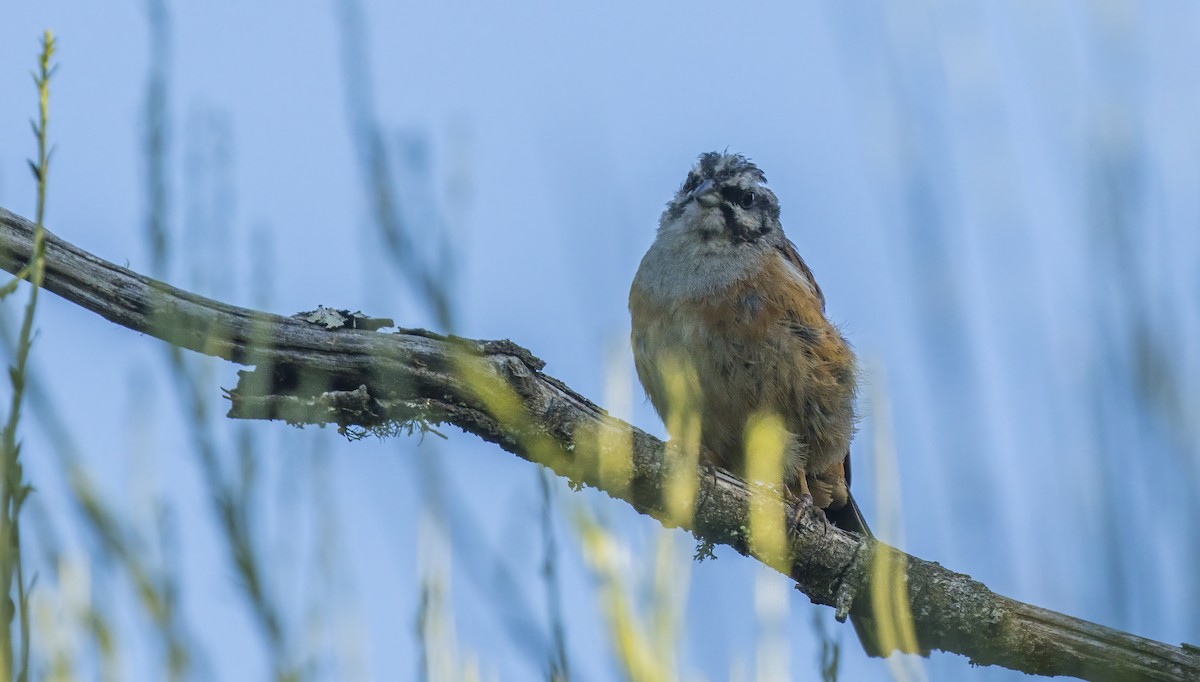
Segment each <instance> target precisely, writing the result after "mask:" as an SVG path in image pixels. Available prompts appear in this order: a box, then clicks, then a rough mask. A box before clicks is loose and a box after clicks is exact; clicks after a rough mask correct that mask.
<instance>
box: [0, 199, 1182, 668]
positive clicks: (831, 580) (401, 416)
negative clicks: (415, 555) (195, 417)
mask: <svg viewBox="0 0 1200 682" xmlns="http://www.w3.org/2000/svg"><path fill="white" fill-rule="evenodd" d="M33 232H34V227H33V225H32V224H30V223H29V222H28V221H26V220H24V219H23V218H20V217H18V216H15V215H13V214H11V213H9V212H7V211H5V210H4V209H0V268H3V269H4V270H7V271H8V272H13V273H15V272H19V271H20V270H21V269H22V268H23V267H25V265H26V264H27V263H28V262H29V258H30V254H31V253H32V248H33ZM46 239H47V241H46V275H45V288H46V289H48V290H50V291H51V292H53V293H55V294H58V295H59V296H61V297H63V298H65V299H67V300H68V301H71V302H73V303H76V304H78V305H80V306H83V307H84V308H87V309H88V310H91V311H93V312H95V313H97V314H99V315H101V316H103V317H104V318H106V319H108V320H111V321H113V322H116V323H117V324H120V325H122V326H125V327H128V328H129V329H132V330H135V331H138V332H142V333H146V334H150V335H152V336H155V337H157V338H160V339H162V340H164V341H167V342H168V343H172V344H175V345H178V346H181V347H184V348H188V349H190V350H194V351H197V352H200V353H206V354H208V355H214V356H217V357H221V358H224V359H226V360H230V361H233V362H236V363H239V364H243V365H255V366H256V368H255V369H254V370H253V371H242V372H240V373H239V374H240V379H239V382H238V385H237V387H236V388H235V389H234V390H232V391H230V392H229V397H230V399H231V401H232V407H231V409H230V412H229V416H231V417H235V418H241V419H286V420H288V421H290V422H294V423H305V424H326V423H333V424H337V425H339V426H340V427H343V428H359V429H374V428H383V427H387V426H388V425H393V426H394V425H395V424H402V425H405V424H406V425H408V426H409V427H410V428H413V427H415V426H420V427H427V426H428V425H430V424H453V425H454V426H457V427H459V428H461V429H463V430H464V431H467V432H469V433H472V434H475V435H477V436H479V437H481V438H483V439H485V440H487V441H490V442H494V443H496V444H498V445H500V447H502V448H503V449H505V450H507V451H509V452H511V453H513V454H516V455H517V456H519V457H522V458H525V459H527V460H530V461H535V462H538V463H540V464H543V465H545V466H547V467H549V468H551V469H552V470H554V471H555V472H556V473H558V474H559V475H561V476H565V477H567V478H569V479H570V480H571V481H573V482H574V483H576V484H582V485H589V486H594V487H596V488H599V489H601V490H604V491H605V492H607V493H608V494H609V495H611V496H613V497H614V498H617V499H621V500H624V501H625V502H627V503H629V504H630V505H631V506H633V508H634V509H636V510H637V511H639V512H640V513H643V514H646V515H649V516H652V517H654V518H656V519H658V520H660V521H661V522H663V523H664V525H668V526H676V525H678V526H680V527H682V528H684V529H686V530H689V531H691V532H692V533H693V534H695V536H696V537H697V538H699V539H701V540H702V541H705V542H711V543H718V544H725V545H729V546H730V547H733V548H734V549H736V550H737V551H739V552H741V553H743V554H748V555H749V554H751V551H750V549H749V547H748V543H747V539H746V531H745V529H746V528H747V527H748V525H749V521H748V510H749V507H750V505H751V504H756V505H757V504H767V505H773V506H775V507H778V509H777V510H775V511H777V512H778V513H779V514H780V515H783V514H785V513H786V512H787V511H788V510H787V509H786V508H785V506H784V503H783V502H782V501H780V500H778V499H766V500H764V499H763V496H761V495H753V496H752V495H751V492H750V490H749V488H748V487H747V485H746V484H745V483H744V482H743V481H741V480H739V479H738V478H736V477H734V476H732V475H731V474H728V473H726V472H723V471H719V470H718V471H717V472H716V474H715V475H710V474H707V473H704V472H700V474H699V494H698V500H700V501H699V502H698V504H697V505H696V510H695V514H694V517H692V518H688V519H686V520H680V519H673V518H672V517H671V516H670V514H669V512H668V503H667V499H666V496H665V494H664V493H665V491H666V489H667V486H666V481H667V478H668V474H669V473H670V466H671V463H672V461H673V460H672V458H670V457H664V444H663V443H662V442H661V441H659V440H657V439H656V438H654V437H652V436H650V435H648V434H646V433H644V432H643V431H641V430H639V429H637V428H634V427H632V426H630V425H629V424H626V423H624V422H622V421H620V420H617V419H613V418H611V417H609V416H608V415H607V414H606V413H605V412H604V410H602V409H601V408H600V407H598V406H596V405H595V404H594V403H592V402H591V401H589V400H588V399H587V398H584V397H583V396H581V395H579V394H578V393H576V392H575V391H573V390H571V389H570V387H568V386H566V385H565V384H563V383H562V382H560V381H558V380H557V379H554V378H553V377H551V376H549V375H547V374H544V373H543V372H542V371H541V370H542V368H543V366H544V363H543V362H542V361H541V360H539V359H538V358H536V357H534V356H533V355H532V354H531V353H530V352H529V351H527V350H525V349H524V348H521V347H520V346H517V345H516V344H514V343H512V342H510V341H475V340H468V339H461V338H456V337H444V336H440V335H437V334H434V333H431V332H427V331H423V330H413V329H406V330H401V331H400V332H399V333H395V334H385V333H380V332H372V331H364V330H360V329H338V330H329V329H326V328H324V327H321V326H318V325H314V324H310V323H307V322H304V321H301V320H297V319H292V318H288V317H282V316H279V315H273V314H269V313H263V312H258V311H253V310H248V309H245V308H238V307H235V306H230V305H226V304H224V303H220V302H217V301H213V300H210V299H207V298H204V297H202V296H197V295H196V294H192V293H189V292H186V291H182V290H180V289H176V288H174V287H172V286H170V285H167V284H164V283H162V282H157V281H155V280H152V279H149V278H147V277H144V276H142V275H139V274H137V273H135V272H132V271H130V270H128V269H126V268H122V267H119V266H117V265H114V264H112V263H109V262H107V261H104V260H102V259H100V258H97V257H95V256H93V255H91V254H89V253H87V252H84V251H81V250H79V249H77V248H75V247H74V246H72V245H71V244H68V243H66V242H64V241H62V240H61V239H59V238H57V237H55V236H54V235H51V234H49V233H47V234H46ZM497 396H515V397H516V399H517V402H518V407H519V413H517V414H516V416H514V414H513V413H511V412H510V411H507V410H504V409H500V408H499V407H498V405H499V404H500V403H501V402H503V401H502V400H499V399H498V397H497ZM630 448H632V463H631V465H630V466H629V467H627V468H626V469H624V470H623V471H624V474H623V475H619V476H614V475H613V474H612V467H611V466H608V464H609V463H611V461H612V460H613V458H616V457H628V456H629V454H630ZM755 558H756V559H758V560H759V561H762V562H763V563H765V564H767V565H769V566H772V567H774V568H776V569H780V570H782V571H783V572H785V573H786V574H787V575H789V576H790V577H791V578H792V579H793V580H794V581H795V582H796V587H797V589H799V590H801V591H802V592H804V593H805V594H806V595H808V597H809V598H810V599H811V600H812V601H813V602H816V603H819V604H824V605H828V606H834V607H837V608H838V611H839V615H844V614H845V612H846V611H847V610H849V611H851V612H853V613H855V614H861V615H864V616H871V615H872V613H871V603H870V599H868V598H865V597H864V598H861V599H855V595H869V594H870V585H869V583H870V580H871V573H872V572H871V571H870V570H868V567H870V566H872V565H875V563H874V562H880V561H883V562H894V566H895V567H896V568H897V570H898V571H899V572H900V574H902V575H903V576H904V577H905V579H906V582H907V590H908V597H909V601H910V607H911V613H912V617H913V620H914V625H915V628H916V632H917V637H918V639H919V641H920V643H921V646H922V648H924V649H927V650H933V649H938V650H943V651H949V652H955V653H959V654H962V655H964V656H967V657H969V658H970V659H971V661H972V662H973V663H975V664H979V665H1001V666H1004V667H1007V668H1012V669H1014V670H1020V671H1024V672H1027V673H1033V674H1038V675H1073V676H1076V677H1080V678H1083V679H1087V680H1162V681H1169V680H1179V681H1183V680H1195V679H1200V650H1198V649H1196V648H1195V647H1192V646H1188V645H1184V646H1182V647H1175V646H1169V645H1166V644H1161V643H1159V642H1155V641H1152V640H1148V639H1145V638H1142V637H1136V636H1134V635H1130V634H1127V633H1123V632H1120V631H1117V630H1114V629H1112V628H1107V627H1104V626H1101V625H1097V624H1094V623H1089V622H1087V621H1083V620H1080V619H1077V618H1072V617H1070V616H1066V615H1063V614H1060V613H1055V612H1053V611H1049V610H1046V609H1042V608H1039V607H1036V606H1032V605H1029V604H1024V603H1021V602H1018V601H1015V600H1012V599H1009V598H1007V597H1002V596H1000V595H997V594H994V593H993V592H992V591H991V590H989V589H988V588H987V587H986V586H984V585H983V584H981V583H979V582H977V581H974V580H972V579H971V578H970V577H968V576H966V575H963V574H960V573H954V572H952V571H949V570H947V569H945V568H943V567H942V566H940V565H938V564H936V563H933V562H929V561H925V560H923V559H919V558H917V557H913V556H909V555H907V554H904V553H903V552H900V551H899V550H896V549H894V548H891V547H888V546H887V545H884V544H882V543H877V542H871V541H864V540H863V539H861V538H858V537H855V536H852V535H849V534H846V533H843V532H841V531H838V530H837V529H826V528H825V527H824V526H823V524H819V523H814V524H811V525H802V526H801V527H800V528H798V529H797V532H796V533H794V534H793V535H792V536H791V538H790V547H788V551H787V554H786V556H762V555H755Z"/></svg>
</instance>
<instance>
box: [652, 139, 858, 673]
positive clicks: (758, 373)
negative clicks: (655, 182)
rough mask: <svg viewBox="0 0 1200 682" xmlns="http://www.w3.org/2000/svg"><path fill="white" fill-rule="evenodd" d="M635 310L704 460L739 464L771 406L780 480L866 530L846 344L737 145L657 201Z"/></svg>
mask: <svg viewBox="0 0 1200 682" xmlns="http://www.w3.org/2000/svg"><path fill="white" fill-rule="evenodd" d="M629 313H630V317H631V319H632V323H633V333H632V344H633V357H634V362H635V364H636V366H637V374H638V379H640V380H641V382H642V386H643V387H645V389H646V393H647V394H648V395H649V397H650V402H651V403H653V405H654V408H655V410H656V411H657V412H658V414H659V416H661V417H662V418H663V419H664V421H667V422H668V424H669V415H670V414H671V412H672V410H673V409H681V407H682V406H681V405H679V404H672V401H675V402H676V403H678V402H685V403H687V409H691V410H694V411H695V412H696V416H697V417H698V420H699V429H700V445H701V449H702V456H703V457H704V458H706V459H708V460H709V463H711V464H715V465H717V466H721V467H723V468H726V469H729V470H731V471H734V472H737V473H743V474H744V472H745V470H746V467H745V464H746V457H747V456H751V457H753V456H754V453H753V452H750V453H747V452H745V445H746V435H747V433H746V432H747V424H748V421H749V420H750V419H751V418H752V417H754V416H755V415H756V414H764V413H774V414H775V415H777V416H778V417H779V418H780V419H781V420H782V423H783V425H784V429H785V431H786V445H785V448H784V457H783V460H784V461H783V471H782V472H781V480H782V482H783V484H784V486H785V488H786V489H787V491H788V492H790V493H791V494H792V495H793V496H794V498H795V499H796V501H798V502H800V503H801V504H813V505H815V506H817V507H819V508H821V509H823V510H825V513H826V515H827V516H828V518H829V519H830V520H831V521H832V522H834V523H835V524H836V525H838V526H839V527H841V528H844V529H846V530H849V531H851V532H856V533H860V534H864V535H869V534H870V531H869V529H868V528H867V525H866V523H865V522H864V520H863V517H862V513H861V512H860V511H859V509H858V505H857V504H855V502H854V498H853V497H851V496H850V490H849V484H850V462H849V460H848V459H847V456H848V454H849V448H850V438H851V436H852V435H853V433H854V422H855V417H854V393H855V384H856V369H855V361H854V353H853V352H852V351H851V350H850V346H849V345H848V344H847V343H846V340H845V339H844V338H843V337H842V335H841V333H840V332H839V331H838V330H837V328H835V327H834V326H833V324H831V323H830V322H829V320H828V319H827V318H826V317H825V296H824V294H822V292H821V288H820V287H819V286H817V282H816V279H815V278H814V277H813V274H812V271H811V270H809V268H808V266H807V265H806V264H805V263H804V260H803V259H801V258H800V255H799V254H798V253H796V247H795V246H794V245H793V244H792V242H790V241H789V240H788V238H787V237H786V236H785V235H784V233H783V226H782V225H781V224H780V222H779V200H778V199H777V198H776V197H775V194H774V193H773V192H772V191H771V190H770V189H768V188H767V187H766V176H765V175H764V174H763V172H762V171H761V170H759V168H758V167H757V166H756V165H754V164H753V163H752V162H750V161H749V160H748V159H746V158H745V157H744V156H741V155H739V154H727V153H726V154H722V153H717V152H709V153H707V154H703V155H701V156H700V159H699V161H698V163H697V164H696V166H695V167H694V168H692V170H691V172H690V173H688V176H687V179H686V180H684V182H683V185H682V186H680V188H679V191H677V192H676V193H675V196H674V198H672V199H671V201H670V202H669V203H668V204H667V207H666V210H664V211H663V214H662V217H661V218H660V220H659V226H658V234H657V236H656V237H655V240H654V243H653V244H652V245H651V246H650V249H649V251H647V252H646V255H645V256H644V257H643V258H642V262H641V265H640V266H639V267H638V271H637V275H636V276H635V277H634V279H633V286H632V287H631V289H630V292H629ZM680 367H685V368H687V369H688V370H689V374H688V376H689V377H692V379H691V383H690V384H687V385H688V386H689V387H690V388H687V389H686V390H685V391H684V394H681V391H680V388H679V384H678V383H676V384H675V385H671V378H670V372H672V371H676V370H678V369H679V368H680ZM668 429H670V426H668ZM670 435H671V436H672V438H676V437H679V435H680V434H670ZM859 625H860V624H858V623H856V628H857V629H859V632H860V639H863V645H864V648H866V649H867V650H868V653H876V654H877V653H878V652H873V651H872V650H871V649H872V644H871V643H870V642H868V639H869V638H865V637H863V631H862V629H861V627H858V626H859Z"/></svg>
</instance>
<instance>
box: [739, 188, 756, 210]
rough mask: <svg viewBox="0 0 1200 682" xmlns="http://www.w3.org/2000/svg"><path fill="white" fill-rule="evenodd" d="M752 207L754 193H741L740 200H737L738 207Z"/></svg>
mask: <svg viewBox="0 0 1200 682" xmlns="http://www.w3.org/2000/svg"><path fill="white" fill-rule="evenodd" d="M753 205H754V192H742V196H741V198H739V199H738V206H741V207H742V208H750V207H751V206H753Z"/></svg>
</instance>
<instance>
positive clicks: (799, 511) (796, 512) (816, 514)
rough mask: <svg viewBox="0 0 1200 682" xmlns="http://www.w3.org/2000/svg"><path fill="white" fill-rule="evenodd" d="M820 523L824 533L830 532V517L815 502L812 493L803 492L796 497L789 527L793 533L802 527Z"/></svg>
mask: <svg viewBox="0 0 1200 682" xmlns="http://www.w3.org/2000/svg"><path fill="white" fill-rule="evenodd" d="M818 523H819V524H820V525H821V528H822V533H827V532H829V519H828V518H827V517H826V516H825V512H824V511H823V510H822V509H821V508H820V507H818V506H817V505H816V504H815V503H814V502H813V498H812V495H810V494H808V493H801V494H800V495H798V496H797V497H796V500H795V507H793V511H792V522H791V524H790V525H789V528H790V529H791V531H792V532H793V533H798V532H800V529H801V528H803V527H805V526H809V525H811V524H818Z"/></svg>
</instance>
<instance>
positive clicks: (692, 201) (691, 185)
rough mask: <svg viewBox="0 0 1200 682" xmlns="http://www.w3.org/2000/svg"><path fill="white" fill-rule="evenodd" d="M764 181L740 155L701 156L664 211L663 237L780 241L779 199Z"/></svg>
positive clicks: (735, 243) (661, 225) (755, 167)
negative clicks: (671, 234)
mask: <svg viewBox="0 0 1200 682" xmlns="http://www.w3.org/2000/svg"><path fill="white" fill-rule="evenodd" d="M766 182H767V177H766V176H765V175H764V174H763V172H762V171H761V170H759V168H758V166H756V165H754V163H753V162H751V161H750V160H749V159H747V158H746V157H744V156H742V155H741V154H728V153H719V152H708V153H707V154H701V155H700V159H699V160H698V161H697V162H696V165H695V166H694V167H693V168H692V170H691V172H690V173H688V176H687V179H686V180H684V181H683V184H682V185H681V186H680V187H679V191H678V192H676V193H675V197H674V198H672V199H671V201H670V203H668V204H667V208H666V210H665V211H663V214H662V218H661V219H660V221H659V233H660V234H666V233H675V236H683V235H685V234H687V235H693V236H696V237H699V238H700V239H701V240H703V241H705V242H713V241H714V240H717V241H718V243H728V244H730V245H734V246H736V245H738V244H754V243H758V242H760V241H762V240H764V239H765V240H767V241H774V240H777V239H780V238H782V235H783V228H782V226H781V225H780V223H779V200H778V199H777V198H776V197H775V193H774V192H772V191H771V190H770V189H767V186H766ZM717 245H718V244H711V246H717Z"/></svg>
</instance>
